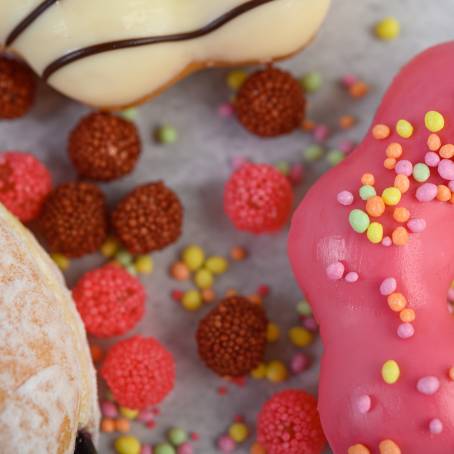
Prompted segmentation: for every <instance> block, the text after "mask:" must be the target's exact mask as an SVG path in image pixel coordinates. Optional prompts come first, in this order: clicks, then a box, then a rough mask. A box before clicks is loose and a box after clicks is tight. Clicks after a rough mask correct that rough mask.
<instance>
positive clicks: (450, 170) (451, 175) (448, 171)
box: [437, 159, 454, 180]
mask: <svg viewBox="0 0 454 454" xmlns="http://www.w3.org/2000/svg"><path fill="white" fill-rule="evenodd" d="M437 169H438V175H440V177H441V178H444V179H445V180H454V162H452V161H451V160H450V159H442V160H441V161H440V163H439V164H438V167H437Z"/></svg>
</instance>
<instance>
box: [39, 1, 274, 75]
mask: <svg viewBox="0 0 454 454" xmlns="http://www.w3.org/2000/svg"><path fill="white" fill-rule="evenodd" d="M273 1H275V0H249V1H248V2H246V3H243V4H242V5H239V6H237V7H235V8H233V9H231V10H230V11H227V12H226V13H224V14H223V15H222V16H219V17H218V18H217V19H214V20H213V21H211V22H210V23H208V24H207V25H205V26H204V27H202V28H199V29H197V30H192V31H189V32H183V33H175V34H171V35H161V36H148V37H143V38H129V39H123V40H119V41H109V42H105V43H100V44H94V45H92V46H88V47H84V48H81V49H77V50H75V51H72V52H69V53H68V54H66V55H63V56H62V57H59V58H57V59H56V60H54V61H53V62H52V63H50V64H49V65H48V66H46V68H45V69H44V71H43V74H42V77H43V78H44V80H48V79H49V77H51V76H52V74H54V73H55V72H56V71H58V70H59V69H61V68H63V67H64V66H67V65H69V64H71V63H74V62H75V61H77V60H81V59H83V58H87V57H90V56H92V55H97V54H100V53H103V52H110V51H113V50H118V49H126V48H130V47H139V46H147V45H151V44H161V43H170V42H178V41H188V40H191V39H195V38H200V37H201V36H205V35H208V34H209V33H211V32H213V31H215V30H217V29H219V28H221V27H222V26H223V25H225V24H227V23H228V22H231V21H232V20H234V19H236V18H237V17H239V16H241V15H242V14H244V13H247V12H248V11H250V10H252V9H254V8H257V7H259V6H261V5H264V4H266V3H271V2H273Z"/></svg>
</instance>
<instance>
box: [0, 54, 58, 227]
mask: <svg viewBox="0 0 454 454" xmlns="http://www.w3.org/2000/svg"><path fill="white" fill-rule="evenodd" d="M0 61H1V59H0ZM0 66H1V64H0ZM0 79H1V76H0ZM0 87H1V83H0ZM0 97H1V89H0ZM0 110H1V107H0ZM0 116H1V115H0ZM51 189H52V178H51V175H50V173H49V171H48V170H47V168H46V167H45V166H44V165H43V164H42V163H41V162H40V161H39V160H38V159H37V158H35V156H33V155H32V154H31V153H23V152H19V151H6V152H3V153H1V154H0V202H1V203H3V205H5V207H6V208H8V210H9V211H11V213H13V214H14V215H15V216H17V217H18V218H19V219H20V220H21V221H22V222H28V221H31V220H33V219H35V218H37V217H38V216H39V214H40V213H41V209H42V207H43V203H44V200H45V199H46V197H47V195H48V194H49V192H50V191H51Z"/></svg>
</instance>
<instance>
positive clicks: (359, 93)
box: [348, 80, 369, 98]
mask: <svg viewBox="0 0 454 454" xmlns="http://www.w3.org/2000/svg"><path fill="white" fill-rule="evenodd" d="M368 91H369V85H367V84H366V83H365V82H363V81H362V80H359V81H358V82H355V83H354V84H352V85H350V87H349V89H348V92H349V93H350V96H353V98H361V97H363V96H364V95H366V94H367V92H368Z"/></svg>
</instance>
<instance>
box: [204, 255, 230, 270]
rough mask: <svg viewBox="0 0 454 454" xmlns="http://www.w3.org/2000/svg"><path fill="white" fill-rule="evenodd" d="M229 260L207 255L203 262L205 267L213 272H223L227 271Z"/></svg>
mask: <svg viewBox="0 0 454 454" xmlns="http://www.w3.org/2000/svg"><path fill="white" fill-rule="evenodd" d="M228 267H229V262H227V260H226V259H225V258H224V257H221V256H219V255H214V256H212V257H208V258H207V260H206V262H205V268H206V269H208V270H210V271H211V272H212V273H214V274H223V273H225V272H226V271H227V269H228Z"/></svg>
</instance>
